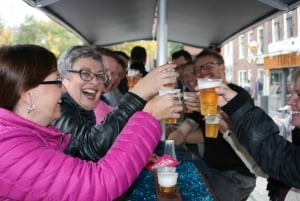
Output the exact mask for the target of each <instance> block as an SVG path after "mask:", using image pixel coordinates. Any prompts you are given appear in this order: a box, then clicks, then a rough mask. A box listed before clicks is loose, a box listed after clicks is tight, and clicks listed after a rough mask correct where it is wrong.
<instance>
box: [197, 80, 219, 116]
mask: <svg viewBox="0 0 300 201" xmlns="http://www.w3.org/2000/svg"><path fill="white" fill-rule="evenodd" d="M221 81H222V79H209V78H198V88H199V93H200V96H199V101H200V111H201V114H202V115H216V114H217V104H218V94H217V93H216V92H215V88H216V87H218V86H220V85H221Z"/></svg>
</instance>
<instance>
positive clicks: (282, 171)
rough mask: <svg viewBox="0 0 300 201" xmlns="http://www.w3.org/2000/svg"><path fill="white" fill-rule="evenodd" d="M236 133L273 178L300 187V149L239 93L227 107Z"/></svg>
mask: <svg viewBox="0 0 300 201" xmlns="http://www.w3.org/2000/svg"><path fill="white" fill-rule="evenodd" d="M222 109H223V111H224V112H226V113H227V114H228V115H229V117H230V119H231V123H232V130H233V133H235V134H236V137H237V139H238V140H239V141H240V143H241V144H242V145H244V146H245V147H246V148H247V150H248V151H249V153H250V154H251V155H252V156H253V158H254V159H255V161H256V162H257V164H258V165H259V166H260V167H261V168H262V170H264V171H265V172H266V173H267V174H268V175H269V176H271V177H273V178H275V179H277V180H280V181H282V182H284V183H286V184H287V185H290V186H293V187H296V188H300V146H295V145H293V144H291V143H290V142H288V141H286V140H285V139H283V138H282V137H281V136H279V129H278V127H277V125H276V124H275V123H274V122H273V120H272V118H271V117H269V116H268V115H267V114H266V113H265V112H264V111H263V110H262V109H261V108H259V107H256V106H254V105H253V104H252V103H250V102H249V100H248V99H247V98H245V96H244V95H242V94H240V93H239V94H238V95H237V96H236V97H234V98H233V99H232V100H231V101H230V102H228V103H227V104H226V105H225V106H224V107H222Z"/></svg>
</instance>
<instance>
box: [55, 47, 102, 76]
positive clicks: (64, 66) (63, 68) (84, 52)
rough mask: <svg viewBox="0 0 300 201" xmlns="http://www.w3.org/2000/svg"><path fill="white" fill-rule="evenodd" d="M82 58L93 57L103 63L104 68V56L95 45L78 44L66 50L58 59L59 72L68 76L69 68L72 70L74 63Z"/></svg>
mask: <svg viewBox="0 0 300 201" xmlns="http://www.w3.org/2000/svg"><path fill="white" fill-rule="evenodd" d="M80 58H92V59H94V60H96V61H99V62H100V63H101V65H102V70H103V72H104V71H105V70H104V65H103V61H102V57H101V55H100V54H99V52H98V51H96V49H95V47H93V46H88V45H77V46H72V47H70V48H68V49H67V50H65V51H64V52H63V53H62V55H61V56H60V57H59V59H58V72H59V74H60V75H62V76H63V77H67V76H68V74H69V70H72V66H73V64H74V63H75V62H76V61H77V60H78V59H80Z"/></svg>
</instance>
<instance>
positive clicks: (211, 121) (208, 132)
mask: <svg viewBox="0 0 300 201" xmlns="http://www.w3.org/2000/svg"><path fill="white" fill-rule="evenodd" d="M219 122H220V117H218V116H215V115H212V116H205V136H206V137H209V138H217V137H218V131H219Z"/></svg>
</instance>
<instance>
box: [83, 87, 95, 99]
mask: <svg viewBox="0 0 300 201" xmlns="http://www.w3.org/2000/svg"><path fill="white" fill-rule="evenodd" d="M82 93H83V94H84V95H85V96H87V97H88V98H89V99H94V98H95V97H96V94H97V91H96V90H92V89H83V90H82Z"/></svg>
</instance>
